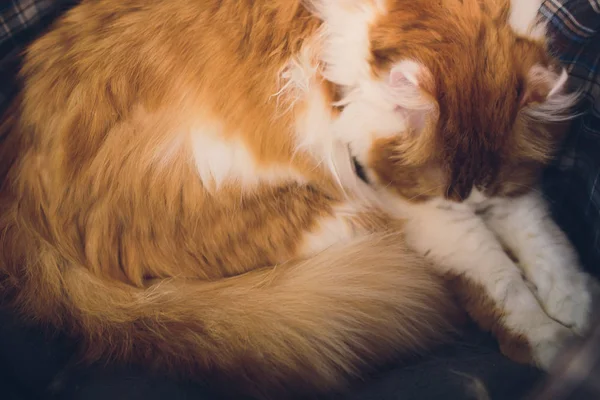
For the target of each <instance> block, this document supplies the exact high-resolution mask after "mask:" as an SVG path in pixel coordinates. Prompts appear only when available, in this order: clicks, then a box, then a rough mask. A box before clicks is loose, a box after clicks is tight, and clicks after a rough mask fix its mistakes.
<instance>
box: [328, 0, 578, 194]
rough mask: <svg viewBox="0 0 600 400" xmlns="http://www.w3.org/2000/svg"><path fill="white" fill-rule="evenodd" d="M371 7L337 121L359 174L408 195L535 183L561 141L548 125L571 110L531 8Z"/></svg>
mask: <svg viewBox="0 0 600 400" xmlns="http://www.w3.org/2000/svg"><path fill="white" fill-rule="evenodd" d="M524 3H527V1H525V2H520V4H524ZM530 3H531V1H530ZM538 3H539V2H538ZM538 5H539V4H538ZM380 6H381V7H384V11H383V12H381V13H380V14H379V15H377V16H376V17H375V18H374V19H373V20H372V22H371V23H370V24H369V28H368V43H369V54H368V57H367V58H368V65H369V76H368V77H367V76H366V75H365V76H363V77H362V78H359V79H357V81H356V82H355V83H354V84H353V85H347V86H346V89H345V93H344V100H342V105H343V106H344V107H345V108H344V110H343V111H342V113H341V116H340V119H339V121H338V125H337V132H338V135H339V137H340V139H341V140H343V141H346V143H348V145H349V147H350V149H351V153H352V154H353V156H354V157H355V159H356V161H357V164H359V165H360V166H361V167H362V168H363V169H364V175H365V177H366V180H367V181H368V182H369V183H370V184H373V185H378V186H381V187H386V188H388V189H390V190H392V191H393V192H395V193H396V194H399V195H401V196H402V197H404V198H406V199H409V200H412V201H422V200H427V199H430V198H433V197H443V198H446V199H450V200H453V201H462V200H464V199H467V198H468V197H469V196H470V194H471V193H472V192H473V191H474V190H477V191H478V192H480V193H483V194H484V195H486V196H489V197H491V196H514V195H518V194H520V193H522V192H524V191H526V190H529V189H530V188H531V186H532V185H535V183H536V181H537V179H538V175H539V172H540V171H541V169H542V167H543V166H544V165H545V164H546V163H547V162H548V161H549V160H550V159H551V157H552V155H553V153H554V150H555V148H556V147H557V145H558V144H559V142H560V141H561V135H559V134H558V133H557V132H558V130H556V129H549V128H548V127H547V125H548V124H549V123H553V122H559V121H563V120H566V119H568V118H569V114H570V108H571V107H572V105H573V102H574V100H575V96H573V95H572V94H569V93H568V92H567V90H566V83H567V74H566V71H565V70H564V69H563V68H562V67H561V66H560V64H559V63H558V62H557V60H555V59H554V58H552V57H551V55H550V54H549V52H548V49H547V43H546V41H545V39H544V29H543V28H544V27H543V26H541V25H539V24H538V23H537V20H536V18H535V15H536V14H535V12H537V7H535V8H533V10H534V13H533V15H532V17H531V18H530V20H529V21H528V22H527V23H528V26H527V27H524V26H523V21H521V20H520V19H522V18H523V16H522V15H517V14H515V13H519V11H520V10H518V9H513V8H511V4H510V3H509V2H508V1H503V0H497V1H495V0H462V1H461V0H442V1H414V2H410V1H409V2H407V1H401V0H396V1H387V2H380ZM523 12H525V11H523Z"/></svg>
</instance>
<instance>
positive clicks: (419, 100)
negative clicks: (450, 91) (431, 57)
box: [387, 60, 435, 131]
mask: <svg viewBox="0 0 600 400" xmlns="http://www.w3.org/2000/svg"><path fill="white" fill-rule="evenodd" d="M387 84H388V85H389V87H390V89H391V91H390V92H391V94H392V102H393V104H394V107H395V109H396V111H398V112H401V113H403V114H404V115H406V117H407V119H408V121H409V124H410V127H411V128H412V130H415V131H420V130H422V129H423V128H424V127H425V124H426V122H427V118H428V117H429V116H431V113H432V111H433V110H434V109H435V100H434V98H433V90H434V88H433V78H432V75H431V73H430V71H429V70H428V69H427V67H425V66H424V65H422V64H420V63H418V62H417V61H413V60H404V61H400V62H399V63H397V64H395V65H394V66H393V67H392V69H391V70H390V73H389V76H388V82H387Z"/></svg>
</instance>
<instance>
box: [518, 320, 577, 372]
mask: <svg viewBox="0 0 600 400" xmlns="http://www.w3.org/2000/svg"><path fill="white" fill-rule="evenodd" d="M528 336H529V342H530V346H531V356H532V361H533V363H534V364H535V365H536V366H538V367H539V368H541V369H543V370H545V371H547V370H549V369H550V368H551V366H552V365H553V362H554V361H555V360H556V357H557V356H558V355H559V354H560V353H561V352H562V350H563V349H565V347H566V346H567V344H568V342H569V339H572V338H573V337H574V334H573V331H571V329H569V328H567V327H565V326H563V325H561V324H559V323H557V322H554V321H552V322H550V323H548V324H545V325H543V326H540V327H539V328H538V329H536V330H535V331H534V332H532V333H531V334H530V335H528Z"/></svg>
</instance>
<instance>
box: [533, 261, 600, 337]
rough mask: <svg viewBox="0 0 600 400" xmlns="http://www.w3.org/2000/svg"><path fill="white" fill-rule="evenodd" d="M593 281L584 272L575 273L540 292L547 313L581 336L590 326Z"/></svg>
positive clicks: (556, 280) (557, 279) (554, 281)
mask: <svg viewBox="0 0 600 400" xmlns="http://www.w3.org/2000/svg"><path fill="white" fill-rule="evenodd" d="M591 279H592V278H591V277H589V276H588V275H587V274H585V273H583V272H574V273H572V274H571V275H570V276H569V277H563V278H560V279H559V278H555V279H553V281H552V284H551V285H550V286H549V287H548V288H547V290H545V291H543V292H539V291H538V296H539V298H540V300H541V302H542V305H543V307H544V310H545V311H546V313H547V314H548V315H549V316H550V317H551V318H553V319H555V320H556V321H558V322H560V323H561V324H563V325H564V326H566V327H568V328H570V329H572V330H573V332H575V333H577V334H579V335H583V334H585V333H586V331H587V329H588V328H589V325H590V316H591V312H592V297H593V296H592V290H591V289H592V288H591V284H592V281H591Z"/></svg>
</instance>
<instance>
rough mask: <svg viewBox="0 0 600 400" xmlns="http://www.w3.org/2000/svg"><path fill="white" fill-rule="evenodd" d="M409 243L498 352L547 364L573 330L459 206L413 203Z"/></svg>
mask: <svg viewBox="0 0 600 400" xmlns="http://www.w3.org/2000/svg"><path fill="white" fill-rule="evenodd" d="M410 211H411V218H410V219H409V220H408V221H407V222H406V225H405V229H406V239H407V243H408V244H409V246H411V247H412V248H413V249H414V250H416V251H417V252H419V253H420V254H423V255H424V256H425V257H426V258H428V259H429V260H430V261H432V263H433V265H434V268H436V270H437V272H438V273H440V274H442V275H443V276H445V277H447V278H448V279H449V281H450V283H451V284H452V286H453V287H454V288H455V290H456V294H457V295H458V297H459V299H460V300H461V301H462V304H463V306H464V307H465V308H466V310H467V312H468V313H469V314H470V315H471V317H472V318H473V319H474V320H475V322H477V323H478V324H479V325H480V326H481V327H482V328H483V329H486V330H490V331H491V332H492V333H493V334H494V335H495V336H496V337H497V339H498V341H499V344H500V348H501V350H502V352H503V353H504V354H505V355H507V356H508V357H509V358H511V359H513V360H516V361H521V362H534V363H535V364H537V365H539V366H541V367H543V368H547V367H549V366H550V363H551V362H552V360H553V359H554V357H555V355H556V354H557V352H558V351H559V350H560V349H561V347H562V345H563V344H564V341H565V339H566V338H567V337H569V336H571V334H572V332H571V331H570V330H569V329H568V328H566V327H565V326H563V325H561V324H559V323H558V322H556V321H555V320H553V319H552V318H550V317H549V316H548V315H547V314H546V313H545V312H544V310H543V309H542V307H541V306H540V304H539V302H538V301H537V299H536V297H535V296H534V294H533V293H532V291H531V290H530V288H529V287H528V285H527V283H526V282H525V280H524V279H523V276H522V274H521V271H520V270H519V268H518V267H517V266H516V265H515V264H514V262H513V261H512V260H511V259H510V257H508V256H507V254H506V253H505V251H504V250H503V248H502V245H501V244H500V242H499V241H498V240H497V239H496V237H495V235H494V234H493V233H492V232H491V231H490V230H489V229H488V228H487V227H486V226H485V223H484V221H483V220H482V219H481V218H480V217H479V216H477V215H476V214H475V213H474V212H473V211H472V210H471V209H469V208H468V207H466V206H463V205H457V206H456V207H454V206H440V207H436V206H434V205H431V204H426V205H416V206H411V208H410Z"/></svg>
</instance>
